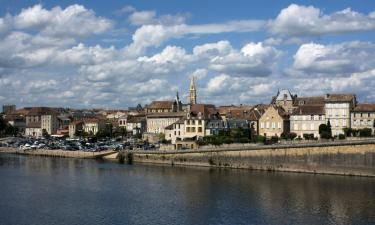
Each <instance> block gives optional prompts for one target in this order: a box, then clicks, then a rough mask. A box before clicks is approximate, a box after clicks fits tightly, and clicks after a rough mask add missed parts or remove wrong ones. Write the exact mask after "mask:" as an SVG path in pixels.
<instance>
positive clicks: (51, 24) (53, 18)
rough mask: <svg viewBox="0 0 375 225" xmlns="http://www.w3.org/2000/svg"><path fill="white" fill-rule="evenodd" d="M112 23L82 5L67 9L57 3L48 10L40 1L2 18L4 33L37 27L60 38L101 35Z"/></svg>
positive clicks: (1, 25)
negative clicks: (15, 13) (13, 14)
mask: <svg viewBox="0 0 375 225" xmlns="http://www.w3.org/2000/svg"><path fill="white" fill-rule="evenodd" d="M112 26H113V22H112V21H111V20H109V19H106V18H102V17H97V16H96V15H95V12H94V11H92V10H89V9H86V8H85V7H84V6H82V5H71V6H68V7H66V8H65V9H62V8H60V7H59V6H57V7H54V8H52V9H51V10H48V9H45V8H43V7H42V5H40V4H38V5H34V6H32V7H29V8H26V9H22V11H21V12H20V13H19V14H18V15H15V16H11V15H7V16H6V17H5V18H0V33H4V32H5V31H6V30H8V31H9V30H12V29H17V30H26V29H34V30H36V31H38V32H39V33H41V34H43V35H46V36H51V37H59V39H61V38H62V37H65V38H82V37H86V36H89V35H94V34H101V33H103V32H105V31H107V30H109V29H110V28H112Z"/></svg>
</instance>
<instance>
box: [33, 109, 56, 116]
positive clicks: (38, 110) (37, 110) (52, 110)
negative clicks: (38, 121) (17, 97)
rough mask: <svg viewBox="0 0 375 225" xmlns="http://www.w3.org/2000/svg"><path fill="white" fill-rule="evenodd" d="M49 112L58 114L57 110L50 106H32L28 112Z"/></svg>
mask: <svg viewBox="0 0 375 225" xmlns="http://www.w3.org/2000/svg"><path fill="white" fill-rule="evenodd" d="M48 114H57V111H56V110H55V109H53V108H49V107H32V108H31V109H30V110H29V112H28V113H27V116H39V115H48Z"/></svg>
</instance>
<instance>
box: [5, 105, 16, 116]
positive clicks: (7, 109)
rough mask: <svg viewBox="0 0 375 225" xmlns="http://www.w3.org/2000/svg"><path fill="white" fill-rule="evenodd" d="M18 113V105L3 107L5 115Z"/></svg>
mask: <svg viewBox="0 0 375 225" xmlns="http://www.w3.org/2000/svg"><path fill="white" fill-rule="evenodd" d="M15 111H16V105H3V113H4V114H11V113H13V112H15Z"/></svg>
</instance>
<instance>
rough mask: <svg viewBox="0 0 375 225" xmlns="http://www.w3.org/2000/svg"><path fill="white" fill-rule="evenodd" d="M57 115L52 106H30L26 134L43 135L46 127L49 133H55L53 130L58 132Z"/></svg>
mask: <svg viewBox="0 0 375 225" xmlns="http://www.w3.org/2000/svg"><path fill="white" fill-rule="evenodd" d="M56 116H57V112H56V111H55V110H54V109H52V108H48V107H33V108H30V110H29V112H28V113H27V115H26V128H25V135H26V136H32V137H41V136H42V133H43V132H42V131H43V129H45V130H46V131H47V132H48V134H53V132H56V130H57V128H58V122H57V119H56ZM55 119H56V121H55Z"/></svg>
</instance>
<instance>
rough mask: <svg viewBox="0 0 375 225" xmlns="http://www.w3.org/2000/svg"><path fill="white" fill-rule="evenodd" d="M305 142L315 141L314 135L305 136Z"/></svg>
mask: <svg viewBox="0 0 375 225" xmlns="http://www.w3.org/2000/svg"><path fill="white" fill-rule="evenodd" d="M303 138H304V139H305V140H314V134H303Z"/></svg>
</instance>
